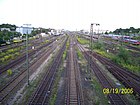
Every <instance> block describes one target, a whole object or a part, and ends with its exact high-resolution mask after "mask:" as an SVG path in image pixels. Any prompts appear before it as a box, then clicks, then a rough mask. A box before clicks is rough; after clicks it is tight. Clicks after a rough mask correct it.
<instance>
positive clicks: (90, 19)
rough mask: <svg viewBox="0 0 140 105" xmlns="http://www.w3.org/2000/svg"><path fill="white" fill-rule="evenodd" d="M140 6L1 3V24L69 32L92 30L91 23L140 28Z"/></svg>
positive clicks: (53, 0) (134, 0)
mask: <svg viewBox="0 0 140 105" xmlns="http://www.w3.org/2000/svg"><path fill="white" fill-rule="evenodd" d="M139 5H140V0H0V24H2V23H10V24H15V25H18V26H21V25H22V24H25V23H30V24H32V26H34V27H46V28H56V29H62V28H63V29H68V30H76V29H77V30H80V29H86V30H89V29H90V24H91V23H100V27H99V28H100V29H103V30H114V29H116V28H129V27H131V26H133V27H135V28H138V27H140V12H139V11H140V6H139ZM94 27H95V26H94ZM96 28H97V27H96Z"/></svg>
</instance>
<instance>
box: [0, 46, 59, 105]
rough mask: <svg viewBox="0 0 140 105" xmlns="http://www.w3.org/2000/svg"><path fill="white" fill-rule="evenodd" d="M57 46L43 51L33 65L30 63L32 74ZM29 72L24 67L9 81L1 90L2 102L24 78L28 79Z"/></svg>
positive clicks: (0, 97)
mask: <svg viewBox="0 0 140 105" xmlns="http://www.w3.org/2000/svg"><path fill="white" fill-rule="evenodd" d="M56 47H57V45H55V46H53V48H52V49H49V50H48V51H45V52H43V53H44V54H43V56H40V58H39V59H38V60H37V61H36V62H34V63H33V64H32V65H30V67H29V69H30V75H32V74H33V73H34V72H35V71H36V69H37V68H38V65H39V66H40V65H41V64H42V62H44V61H45V60H46V59H47V57H48V56H49V55H50V54H51V53H52V52H53V51H54V49H55V48H56ZM26 77H27V72H26V69H24V70H23V71H22V72H21V73H20V74H19V75H17V76H16V77H14V78H13V79H12V80H11V81H9V82H8V83H7V84H6V85H5V86H4V87H3V88H2V89H1V90H0V104H1V103H4V101H5V99H6V97H7V96H8V95H9V94H10V93H11V92H12V91H13V90H14V89H15V88H16V87H17V86H18V85H19V84H21V82H22V81H23V80H26Z"/></svg>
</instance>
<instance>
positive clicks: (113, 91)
mask: <svg viewBox="0 0 140 105" xmlns="http://www.w3.org/2000/svg"><path fill="white" fill-rule="evenodd" d="M103 93H104V94H133V88H103Z"/></svg>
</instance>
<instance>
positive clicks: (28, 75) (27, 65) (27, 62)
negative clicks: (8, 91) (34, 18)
mask: <svg viewBox="0 0 140 105" xmlns="http://www.w3.org/2000/svg"><path fill="white" fill-rule="evenodd" d="M23 25H26V26H27V27H24V28H27V34H26V68H27V82H28V85H30V81H29V77H30V74H29V58H28V26H31V24H23Z"/></svg>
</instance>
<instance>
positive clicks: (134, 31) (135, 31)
mask: <svg viewBox="0 0 140 105" xmlns="http://www.w3.org/2000/svg"><path fill="white" fill-rule="evenodd" d="M109 33H110V34H124V35H132V34H133V35H135V34H140V28H137V29H136V28H134V27H130V28H126V29H122V28H119V29H116V30H115V31H113V32H109Z"/></svg>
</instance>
